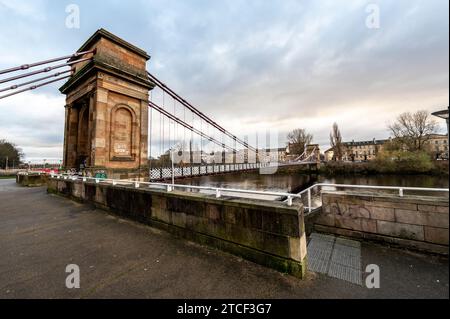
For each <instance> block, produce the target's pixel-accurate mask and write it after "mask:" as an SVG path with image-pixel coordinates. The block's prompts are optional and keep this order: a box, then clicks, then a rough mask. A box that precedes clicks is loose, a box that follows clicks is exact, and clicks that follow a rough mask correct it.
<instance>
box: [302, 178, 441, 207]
mask: <svg viewBox="0 0 450 319" xmlns="http://www.w3.org/2000/svg"><path fill="white" fill-rule="evenodd" d="M322 187H334V188H358V189H377V190H395V191H398V196H400V197H403V196H404V192H405V191H423V192H447V193H448V192H449V189H448V188H426V187H403V186H372V185H349V184H329V183H318V184H314V185H313V186H311V187H308V188H307V189H304V190H302V191H301V192H300V193H298V195H303V194H306V195H307V203H308V206H306V207H305V209H306V210H307V211H308V213H311V212H312V211H313V210H314V209H317V208H320V206H317V207H312V191H313V189H315V188H317V189H319V188H320V189H321V188H322Z"/></svg>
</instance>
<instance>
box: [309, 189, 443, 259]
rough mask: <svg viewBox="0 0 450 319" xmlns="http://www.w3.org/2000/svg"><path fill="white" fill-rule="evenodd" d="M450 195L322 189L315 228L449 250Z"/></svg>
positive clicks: (437, 250)
mask: <svg viewBox="0 0 450 319" xmlns="http://www.w3.org/2000/svg"><path fill="white" fill-rule="evenodd" d="M448 216H449V209H448V198H447V199H445V198H442V197H427V196H420V197H419V196H405V197H399V196H395V195H379V194H378V195H376V194H359V193H355V192H322V212H321V213H320V214H319V216H318V217H317V218H316V219H315V222H314V229H315V230H317V231H321V232H328V233H334V234H339V235H344V236H349V237H357V238H364V239H369V240H377V241H383V242H388V243H391V244H396V245H400V246H403V247H408V248H415V249H419V250H425V251H431V252H436V253H441V254H448V237H449V233H448V231H449V230H448V228H449V218H448Z"/></svg>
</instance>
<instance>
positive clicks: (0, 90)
mask: <svg viewBox="0 0 450 319" xmlns="http://www.w3.org/2000/svg"><path fill="white" fill-rule="evenodd" d="M68 72H72V70H65V71H61V72H56V73H53V74H52V75H47V76H43V77H40V78H37V79H34V80H31V81H27V82H23V83H19V84H14V85H11V86H10V87H7V88H4V89H0V92H5V91H8V90H15V89H17V88H19V87H21V86H24V85H27V84H31V83H35V82H39V81H42V80H46V79H50V78H53V77H58V76H60V75H62V74H65V73H68Z"/></svg>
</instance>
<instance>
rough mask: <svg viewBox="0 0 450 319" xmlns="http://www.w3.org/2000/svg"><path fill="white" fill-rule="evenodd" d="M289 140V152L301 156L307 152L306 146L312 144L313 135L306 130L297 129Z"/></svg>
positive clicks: (290, 134) (289, 136)
mask: <svg viewBox="0 0 450 319" xmlns="http://www.w3.org/2000/svg"><path fill="white" fill-rule="evenodd" d="M287 138H288V141H289V152H290V153H291V154H297V155H300V154H303V152H304V151H305V146H306V145H308V144H310V143H311V141H312V139H313V135H312V134H309V133H307V132H306V130H305V129H302V128H297V129H295V130H293V131H292V132H290V133H289V134H288V136H287Z"/></svg>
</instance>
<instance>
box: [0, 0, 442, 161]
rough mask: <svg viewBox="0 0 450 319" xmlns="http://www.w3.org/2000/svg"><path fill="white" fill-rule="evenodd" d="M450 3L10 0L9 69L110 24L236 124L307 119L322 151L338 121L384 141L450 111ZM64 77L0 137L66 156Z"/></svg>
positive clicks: (168, 78)
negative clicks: (420, 115) (74, 18)
mask: <svg viewBox="0 0 450 319" xmlns="http://www.w3.org/2000/svg"><path fill="white" fill-rule="evenodd" d="M70 4H75V5H77V6H78V8H79V12H80V16H79V17H80V25H79V28H68V27H67V26H66V19H67V16H68V15H69V13H67V12H66V7H67V6H68V5H70ZM372 4H375V5H376V8H378V9H379V20H378V22H379V24H378V25H376V26H377V27H376V28H374V27H373V26H374V25H373V24H372V25H370V26H372V27H368V25H367V20H368V18H371V17H373V15H372V14H373V13H374V11H371V10H369V9H368V8H373V6H370V5H372ZM448 6H449V2H448V1H447V0H423V1H419V0H395V1H394V0H391V1H374V0H372V1H363V0H355V1H353V0H320V1H318V0H309V1H307V0H303V1H301V0H295V1H294V0H292V1H291V0H283V1H275V0H272V1H267V0H242V1H240V0H228V1H227V0H221V1H219V0H213V1H211V0H187V1H181V0H178V1H170V0H169V1H162V0H161V1H159V0H153V1H143V0H142V1H137V0H134V1H133V0H131V1H116V0H110V1H101V2H100V1H58V2H56V1H50V0H49V1H45V0H32V1H25V0H21V1H13V0H9V1H7V0H0V30H2V31H1V32H0V69H4V68H9V67H12V66H16V65H21V64H24V63H30V62H33V61H38V60H43V59H48V58H52V57H56V56H62V55H67V54H71V53H73V52H75V51H76V50H77V49H78V48H79V47H80V46H81V44H83V43H84V41H85V40H86V39H87V38H88V37H89V36H90V35H91V34H93V33H94V32H95V31H96V30H97V29H99V28H105V29H107V30H108V31H110V32H112V33H114V34H116V35H118V36H119V37H121V38H123V39H125V40H126V41H128V42H131V43H133V44H135V45H136V46H138V47H140V48H142V49H144V50H145V51H147V52H148V53H149V54H150V55H151V57H152V58H151V60H150V61H149V62H148V65H147V68H148V70H149V71H151V72H152V73H153V74H154V75H156V76H157V77H158V78H159V79H161V80H162V81H164V82H165V83H167V84H169V86H170V87H171V88H172V89H174V90H175V91H176V92H178V93H179V94H180V95H181V96H183V97H184V98H186V99H187V100H188V101H190V102H191V103H192V104H193V105H196V106H197V107H198V108H199V109H200V110H201V111H202V112H204V113H205V114H207V115H209V116H210V117H211V118H213V119H214V120H215V121H216V122H218V123H220V124H221V125H222V126H223V127H225V128H226V129H228V130H229V131H231V132H233V133H235V134H239V135H243V134H251V133H252V132H255V131H261V130H276V131H277V132H278V134H279V136H280V140H281V141H284V140H285V136H286V135H287V133H288V132H289V131H290V130H292V129H295V128H304V129H306V130H307V131H308V132H311V133H312V134H313V135H314V142H315V143H318V144H320V146H321V149H322V151H323V150H325V149H326V148H328V145H329V133H330V130H331V126H332V124H333V122H337V123H338V125H339V127H340V129H341V132H342V135H343V138H344V140H371V139H373V138H377V139H381V138H387V137H388V136H389V132H388V130H387V125H388V124H389V123H390V122H391V121H392V120H393V119H394V118H395V117H396V116H397V115H398V114H400V113H402V112H405V111H411V112H414V111H417V110H428V111H430V112H432V111H437V110H441V109H444V108H446V107H447V106H448V104H449V91H448V87H449V34H448V32H449V16H448V11H449V8H448ZM370 21H372V22H373V21H374V20H370ZM370 21H369V22H370ZM4 85H5V84H3V86H4ZM3 86H1V87H3ZM59 86H60V84H55V85H51V86H48V87H45V88H41V89H37V90H34V91H30V92H28V93H24V94H19V95H17V96H14V97H11V98H7V99H2V100H0V139H7V140H9V141H11V142H13V143H15V144H17V145H18V146H19V147H21V148H22V149H23V151H24V153H25V155H26V158H27V159H30V160H31V159H32V160H35V159H37V160H39V159H43V158H46V159H59V158H62V144H63V139H64V136H63V130H64V104H65V103H64V100H65V97H64V96H63V95H61V94H60V93H59V91H58V87H59ZM439 123H440V132H441V133H446V128H445V124H444V123H443V122H442V121H439ZM153 143H157V142H156V137H155V138H154V139H153ZM155 145H156V144H155ZM155 147H156V146H155Z"/></svg>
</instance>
